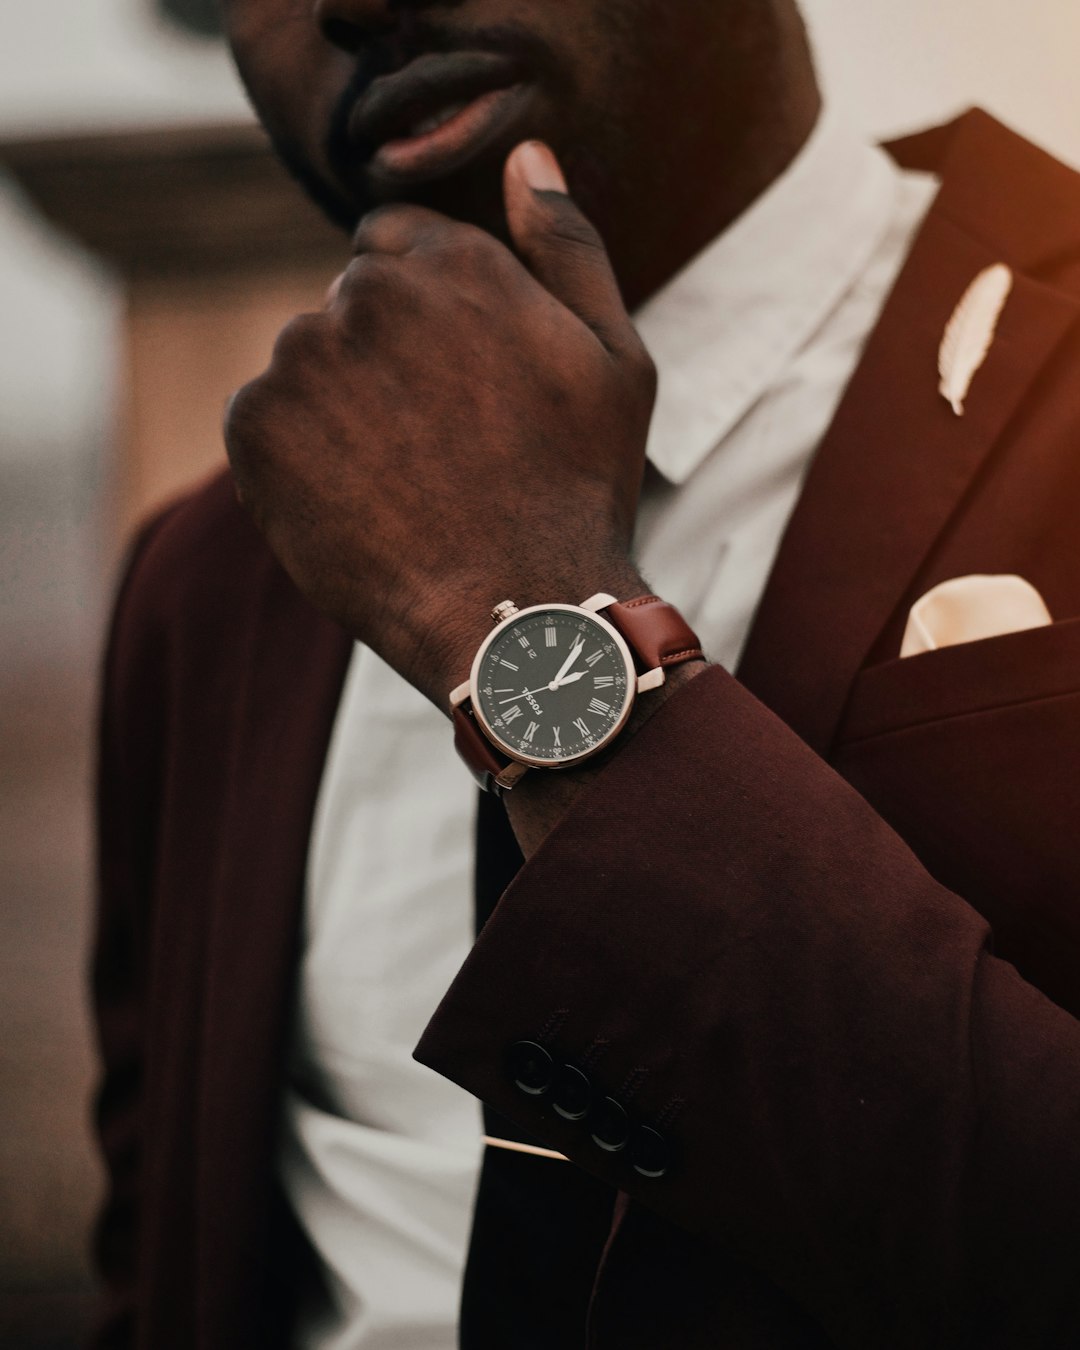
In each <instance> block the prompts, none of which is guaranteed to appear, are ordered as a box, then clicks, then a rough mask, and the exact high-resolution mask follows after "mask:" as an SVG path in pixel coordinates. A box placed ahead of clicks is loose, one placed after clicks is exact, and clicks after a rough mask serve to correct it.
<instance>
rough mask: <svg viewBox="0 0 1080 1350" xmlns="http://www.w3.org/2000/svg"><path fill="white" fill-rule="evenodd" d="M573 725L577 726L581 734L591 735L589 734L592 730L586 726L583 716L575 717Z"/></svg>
mask: <svg viewBox="0 0 1080 1350" xmlns="http://www.w3.org/2000/svg"><path fill="white" fill-rule="evenodd" d="M574 726H576V727H577V729H578V731H580V732H581V734H582V735H583V736H591V735H592V732H591V731H590V730H589V728H588V726H587V725H586V723H585V719H584V718H583V717H579V718H577V720H576V721H575V722H574Z"/></svg>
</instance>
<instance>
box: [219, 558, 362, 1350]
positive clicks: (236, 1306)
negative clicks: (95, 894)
mask: <svg viewBox="0 0 1080 1350" xmlns="http://www.w3.org/2000/svg"><path fill="white" fill-rule="evenodd" d="M247 598H248V599H249V601H250V603H248V604H246V605H245V607H244V620H243V622H244V625H245V631H244V632H243V633H242V634H241V635H239V636H238V640H237V644H236V648H235V651H236V655H237V661H238V665H237V687H236V705H235V717H236V728H235V733H234V734H233V735H232V737H231V744H230V745H229V746H228V754H227V756H225V757H223V758H224V759H225V762H227V764H228V766H229V768H228V781H227V785H226V790H225V796H224V803H223V810H222V814H221V819H220V823H219V830H220V833H219V840H220V841H223V842H222V843H221V844H220V847H219V851H218V866H217V877H216V884H215V885H214V887H213V892H212V911H211V914H210V916H209V921H210V925H211V929H210V941H209V944H208V962H209V965H208V970H207V974H206V992H205V1017H204V1022H203V1026H204V1046H203V1073H202V1083H201V1087H202V1094H203V1095H202V1101H201V1103H200V1122H199V1124H200V1134H201V1137H202V1144H201V1148H200V1159H201V1172H200V1177H199V1204H198V1212H199V1216H200V1222H201V1224H202V1225H203V1230H204V1231H203V1232H202V1234H201V1235H200V1251H201V1252H202V1253H203V1262H202V1272H203V1276H204V1287H203V1289H202V1291H201V1312H202V1314H203V1316H204V1318H205V1319H206V1323H207V1325H209V1326H214V1327H215V1328H218V1329H220V1328H221V1327H222V1326H225V1325H228V1324H230V1322H231V1321H232V1320H233V1318H234V1317H235V1318H238V1319H239V1321H238V1323H237V1325H236V1326H234V1327H233V1328H232V1331H233V1333H235V1334H234V1337H233V1339H232V1340H231V1341H230V1340H228V1338H226V1339H225V1340H223V1341H222V1342H221V1343H222V1344H226V1343H229V1344H234V1345H242V1344H247V1339H246V1338H247V1337H249V1336H250V1331H251V1329H250V1327H245V1326H243V1325H241V1323H242V1322H243V1320H244V1318H245V1317H247V1316H248V1315H249V1314H250V1309H251V1307H252V1306H256V1305H257V1303H258V1300H259V1298H260V1291H259V1289H258V1287H257V1285H258V1282H259V1281H260V1280H262V1279H263V1278H264V1277H265V1271H264V1270H263V1269H262V1259H261V1258H262V1257H263V1255H264V1253H265V1241H266V1226H267V1215H268V1211H269V1204H270V1199H271V1196H272V1194H273V1187H272V1185H271V1178H270V1171H271V1168H272V1165H273V1147H274V1141H275V1136H276V1126H277V1115H278V1109H279V1097H280V1087H281V1078H282V1071H283V1057H284V1043H285V1037H286V1033H287V1026H288V1016H289V1012H290V1008H291V997H290V995H291V992H292V987H293V983H294V980H295V969H296V961H297V948H298V942H299V927H300V916H301V909H302V903H301V902H302V894H303V880H304V873H305V867H306V861H307V853H308V844H309V836H310V832H311V825H312V819H313V815H314V809H315V802H316V797H317V794H318V789H319V784H320V781H321V777H322V772H323V765H324V761H325V758H326V752H327V748H328V744H329V740H330V735H331V732H332V728H333V724H334V718H335V716H336V712H337V706H338V701H339V698H340V694H341V688H342V683H343V680H344V675H345V671H346V668H347V665H348V660H349V654H350V651H351V645H352V644H351V642H350V640H349V638H348V637H347V635H346V634H345V633H344V632H343V631H342V630H341V629H340V628H338V627H337V626H336V625H335V624H334V623H332V622H330V621H329V620H327V619H325V618H324V617H322V616H321V615H320V614H318V613H317V612H316V611H315V610H313V609H312V608H311V607H310V606H309V605H308V604H307V603H306V602H305V601H304V600H303V599H302V598H301V596H300V595H299V594H298V592H297V591H296V590H295V589H294V587H293V586H292V584H291V582H290V581H289V580H288V578H287V577H286V576H285V575H284V573H283V572H282V571H281V570H280V568H279V567H278V565H277V564H276V562H275V561H274V560H273V558H272V557H271V556H270V554H269V552H268V551H265V550H263V551H262V552H261V554H260V556H259V558H258V560H257V562H256V565H255V576H254V578H253V585H252V588H251V591H250V592H248V593H247ZM241 663H242V664H241ZM240 1228H242V1229H243V1230H244V1231H239V1229H240ZM251 1299H254V1300H255V1302H254V1303H253V1302H252V1301H251Z"/></svg>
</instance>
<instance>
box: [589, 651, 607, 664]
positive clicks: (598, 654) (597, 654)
mask: <svg viewBox="0 0 1080 1350" xmlns="http://www.w3.org/2000/svg"><path fill="white" fill-rule="evenodd" d="M603 659H604V653H603V652H593V654H592V656H587V657H586V658H585V664H586V665H587V666H595V665H596V663H597V661H602V660H603Z"/></svg>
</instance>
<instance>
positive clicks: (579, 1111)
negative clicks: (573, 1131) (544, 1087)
mask: <svg viewBox="0 0 1080 1350" xmlns="http://www.w3.org/2000/svg"><path fill="white" fill-rule="evenodd" d="M591 1102H592V1084H591V1083H590V1082H589V1080H588V1079H587V1078H586V1077H585V1075H584V1074H583V1073H582V1072H581V1070H580V1069H575V1068H574V1066H573V1065H572V1064H564V1065H563V1066H562V1068H561V1069H559V1071H558V1072H557V1073H556V1075H555V1081H554V1083H553V1084H552V1087H551V1104H552V1106H553V1107H554V1108H555V1110H556V1111H558V1113H559V1115H560V1116H562V1118H563V1120H584V1119H585V1117H586V1116H587V1115H588V1114H589V1104H590V1103H591Z"/></svg>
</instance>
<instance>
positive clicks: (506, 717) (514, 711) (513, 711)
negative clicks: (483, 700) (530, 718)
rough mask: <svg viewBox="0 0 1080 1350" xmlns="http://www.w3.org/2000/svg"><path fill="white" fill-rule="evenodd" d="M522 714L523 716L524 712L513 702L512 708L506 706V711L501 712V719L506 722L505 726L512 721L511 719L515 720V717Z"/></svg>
mask: <svg viewBox="0 0 1080 1350" xmlns="http://www.w3.org/2000/svg"><path fill="white" fill-rule="evenodd" d="M523 716H524V713H523V712H522V711H521V709H520V708H519V707H518V705H517V704H516V703H515V704H514V706H513V707H512V708H508V709H507V710H506V712H504V713H503V721H504V722H505V723H506V725H507V726H509V725H510V723H511V722H513V721H515V720H516V719H517V718H519V717H523Z"/></svg>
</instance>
